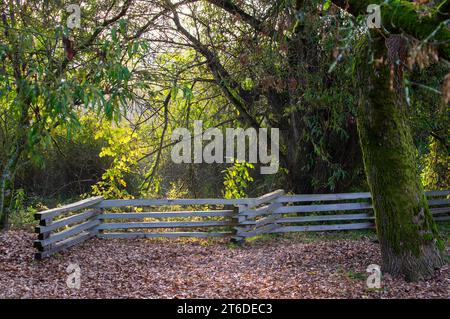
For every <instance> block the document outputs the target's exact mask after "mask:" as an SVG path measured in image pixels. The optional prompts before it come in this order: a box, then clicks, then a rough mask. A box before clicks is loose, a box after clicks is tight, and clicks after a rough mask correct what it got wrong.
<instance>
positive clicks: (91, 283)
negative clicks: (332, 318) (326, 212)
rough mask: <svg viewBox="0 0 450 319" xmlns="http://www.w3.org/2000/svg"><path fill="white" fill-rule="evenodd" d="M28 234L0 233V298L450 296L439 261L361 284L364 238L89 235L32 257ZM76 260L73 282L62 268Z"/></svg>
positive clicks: (366, 256) (371, 248)
mask: <svg viewBox="0 0 450 319" xmlns="http://www.w3.org/2000/svg"><path fill="white" fill-rule="evenodd" d="M34 238H35V235H34V234H30V233H27V232H23V231H14V232H12V231H10V232H6V233H0V297H1V298H36V297H45V298H67V297H70V298H186V297H190V298H392V297H396V298H450V270H449V266H448V265H447V266H445V267H444V268H443V269H441V270H440V272H439V273H437V274H436V277H435V278H433V279H432V280H430V281H428V282H419V283H412V284H410V283H405V282H404V281H402V280H393V279H391V278H389V276H384V277H383V279H382V284H383V287H382V289H381V290H380V291H370V290H368V289H367V288H366V278H367V276H368V274H367V273H366V272H365V270H366V267H367V266H368V265H369V264H374V263H375V264H379V263H380V254H379V249H378V246H377V244H374V243H373V242H371V241H369V240H339V241H319V242H311V243H303V242H298V241H288V240H281V239H278V240H276V239H273V240H269V241H264V242H253V243H251V244H249V245H248V246H247V247H245V248H232V247H230V246H229V245H228V244H226V243H225V242H220V241H216V242H214V243H208V242H204V241H203V242H180V241H154V240H153V241H146V240H100V239H95V240H91V241H89V242H87V243H85V244H84V245H82V246H79V247H76V248H74V249H72V250H70V251H67V252H64V253H62V254H61V255H59V256H56V257H53V258H50V259H47V260H44V261H42V262H36V261H33V258H32V256H33V252H34V250H33V248H32V246H33V244H32V242H33V240H34ZM70 263H77V264H78V265H79V266H80V268H81V288H80V289H79V290H76V289H69V288H68V287H67V285H66V279H67V276H68V274H67V273H66V268H67V266H68V265H69V264H70Z"/></svg>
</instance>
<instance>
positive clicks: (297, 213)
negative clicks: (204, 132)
mask: <svg viewBox="0 0 450 319" xmlns="http://www.w3.org/2000/svg"><path fill="white" fill-rule="evenodd" d="M448 195H450V190H447V191H432V192H427V196H428V199H429V200H428V203H429V205H430V207H431V211H432V213H433V216H434V217H435V220H436V221H445V220H449V219H450V199H448V198H447V197H448ZM124 211H126V212H124ZM336 212H337V213H336ZM35 217H36V219H38V220H39V226H37V227H36V232H37V233H38V240H36V241H35V243H34V246H35V247H36V248H37V249H38V252H37V253H36V255H35V258H36V259H43V258H45V257H49V256H51V255H52V254H54V253H56V252H59V251H62V250H65V249H67V248H70V247H72V246H74V245H77V244H80V243H82V242H84V241H86V240H88V239H89V238H92V237H94V236H96V237H100V238H154V237H223V236H229V237H231V238H232V239H233V240H234V241H237V242H242V241H244V240H245V239H246V238H248V237H254V236H257V235H261V234H268V233H286V232H303V231H328V230H352V229H370V228H373V227H374V216H373V209H372V204H371V195H370V193H346V194H317V195H285V194H284V191H283V190H277V191H275V192H272V193H270V194H266V195H264V196H261V197H258V198H245V199H133V200H105V199H103V197H94V198H89V199H86V200H82V201H80V202H77V203H73V204H70V205H66V206H63V207H58V208H54V209H50V210H46V211H44V212H39V213H37V214H36V215H35Z"/></svg>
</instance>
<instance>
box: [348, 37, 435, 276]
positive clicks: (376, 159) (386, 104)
mask: <svg viewBox="0 0 450 319" xmlns="http://www.w3.org/2000/svg"><path fill="white" fill-rule="evenodd" d="M368 44H369V42H368V41H367V42H365V43H363V44H361V46H360V50H359V52H358V54H359V58H360V60H359V63H358V64H357V72H358V75H359V76H358V81H359V82H358V83H359V87H360V88H361V92H360V96H361V99H360V105H359V114H358V129H359V134H360V142H361V149H362V152H363V159H364V165H365V171H366V176H367V180H368V184H369V187H370V190H371V193H372V196H373V205H374V208H375V214H376V227H377V233H378V237H379V242H380V246H381V254H382V262H383V263H382V269H383V271H384V272H387V273H390V274H392V275H394V276H403V277H405V278H406V279H407V280H409V281H415V280H418V279H421V278H427V277H429V276H430V275H432V274H433V273H434V271H435V270H436V268H439V267H440V266H442V265H443V263H444V261H443V257H442V249H443V247H442V242H441V241H440V240H439V234H438V231H437V228H436V225H435V223H434V221H433V218H432V215H431V213H430V210H429V208H428V203H427V199H426V197H425V194H424V191H423V187H422V185H421V180H420V175H419V171H418V166H417V156H416V149H415V146H414V144H413V140H412V137H411V133H410V128H409V126H408V124H407V119H406V107H404V106H402V105H399V104H398V101H399V99H398V92H397V93H395V92H394V91H395V90H393V89H392V87H391V83H392V82H391V66H390V63H389V62H388V61H389V60H388V59H387V49H386V45H385V41H384V39H383V38H372V42H371V45H372V49H371V50H372V52H373V53H374V54H375V55H374V60H371V59H370V56H369V54H368V53H369V51H370V49H369V45H368ZM370 61H373V63H371V62H370Z"/></svg>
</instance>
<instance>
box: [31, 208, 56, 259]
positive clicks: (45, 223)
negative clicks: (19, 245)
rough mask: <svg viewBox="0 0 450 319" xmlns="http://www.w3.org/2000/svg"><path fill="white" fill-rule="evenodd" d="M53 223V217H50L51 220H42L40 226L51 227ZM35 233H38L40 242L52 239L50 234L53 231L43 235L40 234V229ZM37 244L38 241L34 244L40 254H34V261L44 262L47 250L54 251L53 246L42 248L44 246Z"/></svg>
mask: <svg viewBox="0 0 450 319" xmlns="http://www.w3.org/2000/svg"><path fill="white" fill-rule="evenodd" d="M52 222H53V217H50V218H46V219H42V220H40V221H39V225H40V226H50V225H51V224H52ZM35 232H37V233H38V240H45V239H48V238H50V234H51V233H52V231H47V232H42V233H41V232H39V230H38V229H35ZM37 242H38V241H35V243H34V245H35V248H36V249H37V250H38V252H37V253H35V254H34V259H36V260H42V259H43V257H42V256H43V253H44V252H45V250H49V249H52V247H53V244H51V245H49V246H46V247H42V246H39V245H37V244H36V243H37Z"/></svg>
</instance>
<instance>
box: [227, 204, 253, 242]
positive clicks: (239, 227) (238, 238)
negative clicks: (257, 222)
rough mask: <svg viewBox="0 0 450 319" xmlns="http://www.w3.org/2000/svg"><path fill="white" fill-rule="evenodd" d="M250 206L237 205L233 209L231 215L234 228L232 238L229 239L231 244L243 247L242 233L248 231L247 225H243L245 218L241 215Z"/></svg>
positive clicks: (243, 238) (243, 237)
mask: <svg viewBox="0 0 450 319" xmlns="http://www.w3.org/2000/svg"><path fill="white" fill-rule="evenodd" d="M249 207H250V205H248V204H245V205H237V206H235V207H234V214H233V218H232V220H233V224H234V225H235V226H234V232H233V236H232V237H231V242H232V243H235V244H238V245H243V244H244V243H245V236H244V233H245V232H246V231H247V230H248V228H249V227H248V225H245V224H244V223H245V222H246V221H247V216H245V215H242V212H244V211H247V210H248V209H249Z"/></svg>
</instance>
